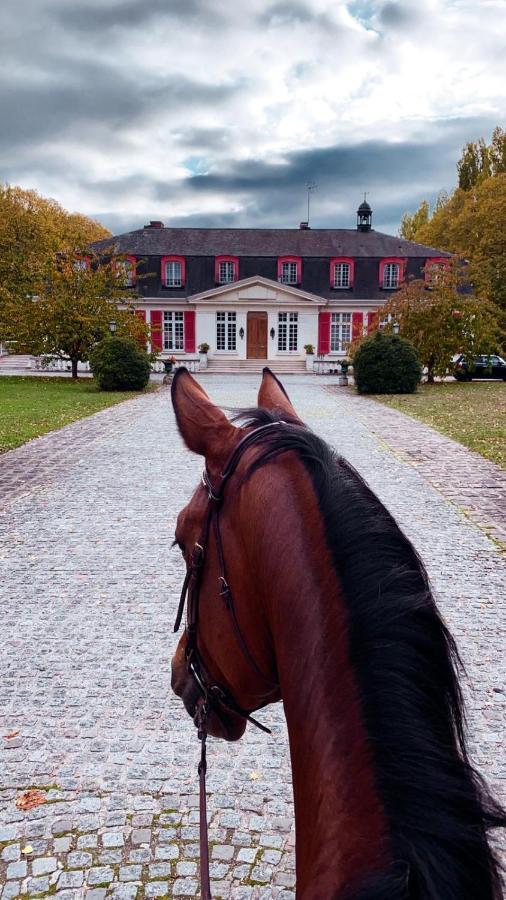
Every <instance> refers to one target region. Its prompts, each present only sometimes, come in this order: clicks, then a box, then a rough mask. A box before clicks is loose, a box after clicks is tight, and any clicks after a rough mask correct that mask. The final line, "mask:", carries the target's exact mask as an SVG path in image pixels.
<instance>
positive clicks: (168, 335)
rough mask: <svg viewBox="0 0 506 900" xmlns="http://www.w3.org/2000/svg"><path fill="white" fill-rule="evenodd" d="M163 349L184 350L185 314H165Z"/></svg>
mask: <svg viewBox="0 0 506 900" xmlns="http://www.w3.org/2000/svg"><path fill="white" fill-rule="evenodd" d="M163 349H164V350H184V314H183V313H182V312H164V314H163Z"/></svg>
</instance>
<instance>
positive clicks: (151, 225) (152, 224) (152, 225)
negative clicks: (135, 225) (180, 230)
mask: <svg viewBox="0 0 506 900" xmlns="http://www.w3.org/2000/svg"><path fill="white" fill-rule="evenodd" d="M163 227H164V224H163V222H150V223H149V225H145V226H144V228H163Z"/></svg>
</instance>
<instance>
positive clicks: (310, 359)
mask: <svg viewBox="0 0 506 900" xmlns="http://www.w3.org/2000/svg"><path fill="white" fill-rule="evenodd" d="M313 368H314V353H306V369H307V371H308V372H312V371H313Z"/></svg>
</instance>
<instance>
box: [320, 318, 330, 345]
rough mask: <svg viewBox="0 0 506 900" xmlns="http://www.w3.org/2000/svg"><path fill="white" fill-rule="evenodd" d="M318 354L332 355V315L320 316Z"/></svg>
mask: <svg viewBox="0 0 506 900" xmlns="http://www.w3.org/2000/svg"><path fill="white" fill-rule="evenodd" d="M318 353H319V355H320V356H324V355H325V354H327V353H330V313H329V312H321V313H319V314H318Z"/></svg>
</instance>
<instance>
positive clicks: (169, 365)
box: [163, 356, 176, 375]
mask: <svg viewBox="0 0 506 900" xmlns="http://www.w3.org/2000/svg"><path fill="white" fill-rule="evenodd" d="M175 362H176V357H175V356H169V358H168V359H164V360H163V366H164V369H165V374H166V375H172V371H173V369H174V364H175Z"/></svg>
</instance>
